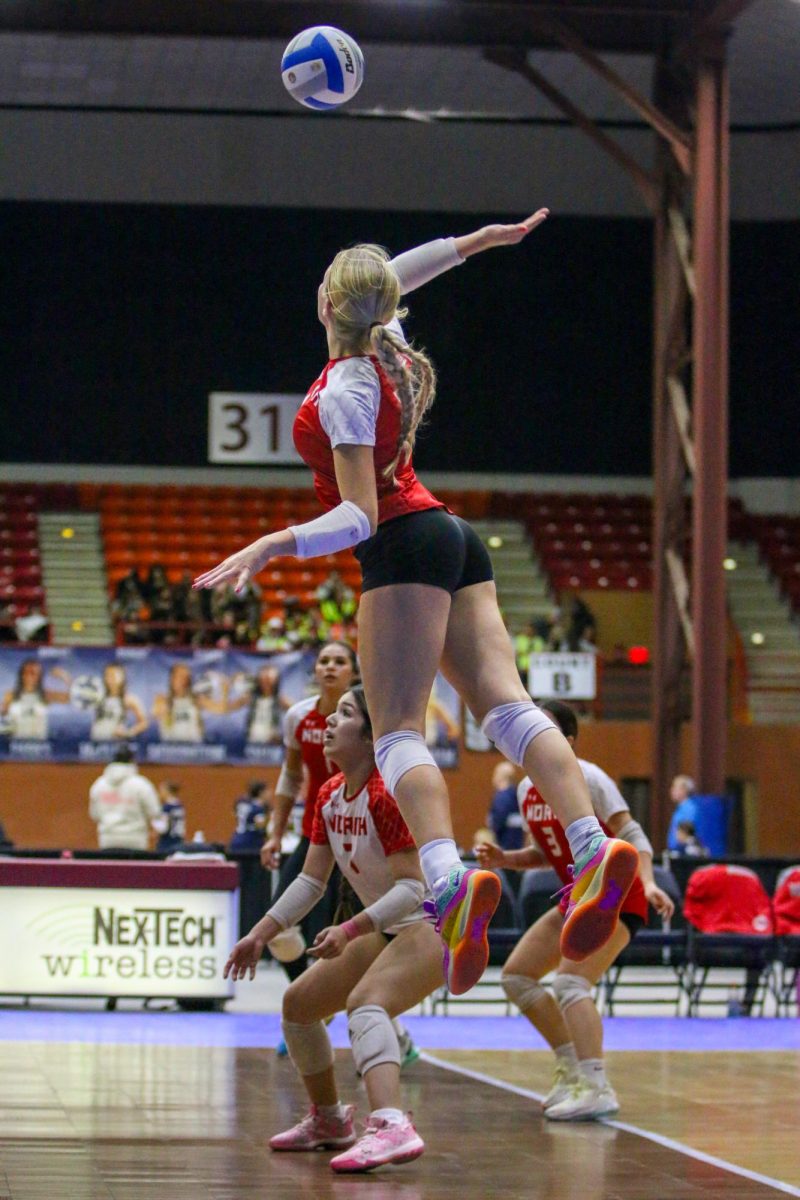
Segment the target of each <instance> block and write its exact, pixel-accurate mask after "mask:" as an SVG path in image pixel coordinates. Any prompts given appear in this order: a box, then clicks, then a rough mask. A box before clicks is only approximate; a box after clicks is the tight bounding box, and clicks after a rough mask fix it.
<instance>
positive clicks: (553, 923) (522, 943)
mask: <svg viewBox="0 0 800 1200" xmlns="http://www.w3.org/2000/svg"><path fill="white" fill-rule="evenodd" d="M563 923H564V918H563V917H562V915H561V913H560V912H559V911H558V909H557V908H551V909H550V910H549V911H548V912H546V913H543V914H542V916H541V917H539V919H538V921H534V923H533V925H531V927H530V929H529V930H528V931H527V932H526V933H525V934H523V936H522V937H521V938H520V940H519V941H518V942H517V944H516V946H515V947H514V949H513V950H512V951H511V953H510V955H509V956H508V958H507V959H506V963H505V966H504V967H503V974H504V975H527V976H528V978H529V979H542V978H543V977H544V976H545V975H548V974H549V973H550V972H551V971H555V969H556V967H558V966H559V964H560V963H561V962H562V961H563V960H562V958H561V950H560V949H559V939H560V937H561V926H562V925H563ZM576 965H577V964H576Z"/></svg>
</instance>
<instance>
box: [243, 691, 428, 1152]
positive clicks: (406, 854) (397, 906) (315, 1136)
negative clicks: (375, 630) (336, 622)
mask: <svg viewBox="0 0 800 1200" xmlns="http://www.w3.org/2000/svg"><path fill="white" fill-rule="evenodd" d="M325 750H326V752H327V753H328V754H329V756H330V757H331V759H333V760H334V761H335V762H336V763H337V764H338V765H339V766H340V767H341V768H342V773H341V774H338V775H334V776H333V778H332V779H329V780H328V782H327V783H324V784H323V785H322V787H321V788H320V790H319V794H318V796H317V802H316V807H315V812H314V822H313V826H312V830H311V839H310V845H309V847H308V853H307V854H306V857H305V862H304V863H303V870H302V873H301V874H300V875H298V877H297V878H296V879H295V880H294V882H293V883H292V884H291V885H290V886H289V887H288V888H287V889H286V891H285V892H284V893H283V895H282V896H281V897H280V899H279V900H278V901H277V902H276V903H275V904H273V906H272V908H271V909H270V910H269V912H268V913H267V914H266V916H264V917H262V919H261V920H260V921H259V922H258V923H257V924H256V925H255V926H254V927H253V929H252V930H251V931H250V933H249V934H248V935H247V936H246V937H244V938H242V940H241V941H240V942H238V943H237V945H236V946H235V947H234V949H233V950H232V952H231V955H230V958H229V959H228V962H227V963H226V965H225V971H224V974H225V977H226V978H227V976H228V975H229V974H230V975H231V977H232V978H233V979H244V978H246V976H247V974H248V972H249V974H250V978H251V979H252V978H253V977H254V975H255V969H256V966H257V964H258V962H259V960H260V958H261V954H262V952H263V949H264V946H265V945H267V944H269V942H270V941H271V940H273V939H274V938H275V937H276V936H279V935H280V931H281V930H282V929H286V928H289V927H290V926H292V925H294V924H296V923H297V922H298V921H299V920H301V918H302V917H303V915H304V914H305V913H307V912H309V911H310V910H311V908H312V906H313V905H315V904H316V903H317V902H318V901H319V899H320V898H321V897H322V895H323V894H324V891H325V885H326V882H327V880H328V877H329V876H330V873H331V871H332V869H333V866H334V862H335V863H336V864H338V866H339V869H340V870H341V871H342V873H343V875H345V877H346V878H347V879H348V880H349V881H350V883H351V885H352V887H353V889H354V890H355V892H356V894H357V895H358V897H359V899H360V900H361V901H362V903H363V904H364V905H365V908H364V910H363V911H362V912H360V913H358V915H357V916H355V917H354V918H352V920H349V921H345V922H344V924H342V925H336V926H332V927H331V928H329V929H324V930H322V932H320V933H319V934H318V935H317V938H316V941H315V943H314V946H313V947H312V949H311V953H312V954H314V955H315V956H316V957H317V958H318V959H320V960H321V961H319V962H317V963H315V964H314V965H313V966H312V967H311V969H310V970H308V971H306V972H305V973H304V974H303V975H300V976H299V977H298V978H297V979H296V980H295V981H294V983H292V985H291V986H290V987H289V989H288V990H287V992H286V993H285V995H284V998H283V1036H284V1038H285V1040H286V1044H287V1046H288V1048H289V1053H290V1054H291V1057H292V1062H293V1063H294V1065H295V1066H296V1068H297V1070H298V1071H299V1072H300V1074H301V1076H302V1078H303V1083H304V1085H305V1088H306V1091H307V1093H308V1098H309V1100H310V1102H311V1110H310V1112H309V1113H308V1114H307V1115H306V1116H305V1117H304V1118H303V1119H302V1120H301V1121H300V1123H299V1124H297V1125H294V1126H292V1128H291V1129H287V1130H286V1131H285V1132H283V1133H279V1134H277V1135H276V1136H275V1137H273V1138H272V1140H271V1141H270V1146H271V1147H272V1149H273V1150H295V1151H301V1150H317V1149H322V1148H324V1149H331V1150H342V1151H343V1153H341V1154H339V1155H337V1156H336V1157H335V1158H334V1159H332V1161H331V1166H332V1168H333V1169H334V1171H369V1170H371V1169H372V1168H373V1167H379V1166H383V1165H385V1164H386V1163H401V1162H409V1161H410V1160H411V1159H412V1158H418V1157H419V1155H420V1154H422V1152H423V1150H424V1149H425V1146H424V1143H423V1141H422V1139H421V1138H420V1136H419V1134H418V1133H417V1132H416V1130H415V1129H414V1126H413V1125H412V1124H411V1120H410V1118H409V1116H408V1115H407V1114H406V1113H404V1111H403V1109H402V1104H401V1097H400V1061H401V1053H400V1047H399V1044H398V1039H397V1036H396V1033H395V1029H394V1027H393V1024H392V1017H395V1016H397V1015H398V1014H399V1013H402V1012H404V1011H405V1010H406V1009H407V1008H411V1007H412V1006H413V1005H415V1004H419V1003H420V1001H422V1000H424V998H425V997H426V996H427V995H429V994H430V992H432V991H433V990H434V988H435V987H437V986H438V984H439V983H440V981H441V971H442V967H441V961H442V959H441V943H440V941H439V938H438V937H437V936H436V933H435V931H434V929H433V928H432V927H431V925H430V924H429V923H428V921H427V920H426V914H425V911H424V909H423V899H424V896H425V885H424V884H423V882H422V873H421V871H420V865H419V858H418V855H417V851H416V847H415V846H414V841H413V839H412V837H411V834H410V833H409V830H408V827H407V826H406V823H405V821H404V820H403V818H402V817H401V815H400V810H399V809H398V807H397V805H396V804H395V802H394V800H393V799H392V797H391V796H390V795H389V794H388V793H387V791H386V788H385V786H384V784H383V780H382V779H381V777H380V775H379V774H378V771H377V769H376V766H375V756H374V752H373V746H372V727H371V725H370V720H369V712H368V710H367V704H366V699H365V696H364V691H363V688H360V687H354V688H351V689H350V691H348V692H345V694H344V695H343V696H342V698H341V700H340V701H339V703H338V704H337V706H336V711H335V713H332V714H331V715H330V716H329V717H328V719H327V729H326V733H325ZM343 1010H346V1011H347V1014H348V1028H349V1032H350V1041H351V1044H352V1047H353V1057H354V1059H355V1063H356V1067H357V1069H358V1071H359V1073H360V1074H361V1075H362V1076H363V1079H364V1085H365V1087H366V1090H367V1096H368V1098H369V1104H370V1115H369V1119H368V1121H367V1126H366V1131H365V1134H364V1136H363V1137H362V1138H361V1139H360V1140H359V1141H358V1142H356V1133H355V1127H354V1123H353V1111H354V1109H353V1106H352V1105H343V1104H341V1103H340V1101H339V1093H338V1091H337V1087H336V1079H335V1076H334V1070H333V1050H332V1048H331V1043H330V1038H329V1037H328V1031H327V1029H326V1028H325V1024H324V1021H325V1019H326V1018H327V1017H331V1016H333V1015H334V1014H335V1013H337V1012H341V1011H343ZM354 1143H356V1144H355V1145H354ZM350 1147H352V1149H350Z"/></svg>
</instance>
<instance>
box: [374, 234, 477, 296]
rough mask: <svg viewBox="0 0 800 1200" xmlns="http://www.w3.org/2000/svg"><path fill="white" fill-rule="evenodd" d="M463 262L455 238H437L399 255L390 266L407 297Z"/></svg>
mask: <svg viewBox="0 0 800 1200" xmlns="http://www.w3.org/2000/svg"><path fill="white" fill-rule="evenodd" d="M463 261H464V259H463V258H462V257H461V255H460V254H459V253H458V251H457V250H456V243H455V240H454V239H453V238H437V239H436V241H435V242H426V243H425V245H424V246H416V247H415V248H414V249H413V250H406V252H405V254H398V256H397V258H393V259H392V261H391V263H390V266H392V267H393V268H394V272H395V274H396V275H397V278H398V279H399V280H400V291H401V293H402V294H403V295H404V296H405V295H406V293H407V292H413V291H414V290H415V289H416V288H418V287H422V285H423V284H424V283H430V281H431V279H435V278H436V276H437V275H442V274H444V272H445V271H449V270H450V268H451V267H459V266H460V265H461V263H463Z"/></svg>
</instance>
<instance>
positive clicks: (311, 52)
mask: <svg viewBox="0 0 800 1200" xmlns="http://www.w3.org/2000/svg"><path fill="white" fill-rule="evenodd" d="M281 78H282V79H283V84H284V87H285V88H286V90H287V92H288V93H289V95H290V96H291V97H292V99H294V100H296V101H297V102H298V104H304V105H305V106H306V108H320V109H326V108H337V107H338V106H339V105H340V104H346V103H347V101H348V100H351V99H352V98H353V96H355V94H356V92H357V91H358V89H359V88H360V87H361V84H362V83H363V82H364V55H363V54H362V53H361V48H360V46H359V45H358V42H356V41H354V39H353V38H351V37H350V36H349V34H347V33H342V31H341V29H335V28H334V27H333V26H332V25H315V26H313V28H311V29H304V30H303V32H302V33H298V34H297V36H296V37H293V38H292V40H291V41H290V42H289V45H288V46H287V47H286V49H285V50H284V52H283V59H282V60H281Z"/></svg>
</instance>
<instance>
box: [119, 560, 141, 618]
mask: <svg viewBox="0 0 800 1200" xmlns="http://www.w3.org/2000/svg"><path fill="white" fill-rule="evenodd" d="M144 604H145V601H144V584H143V583H142V581H141V579H140V578H139V573H138V571H137V570H136V568H135V567H131V569H130V571H128V574H127V575H123V576H122V578H121V579H120V581H119V583H118V584H117V587H116V590H115V592H114V603H113V605H112V607H113V609H114V612H115V614H116V615H117V616H119V617H121V618H122V620H123V621H133V620H135V619H136V618H137V617H138V616H139V615H140V613H141V610H142V609H143V608H144Z"/></svg>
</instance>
